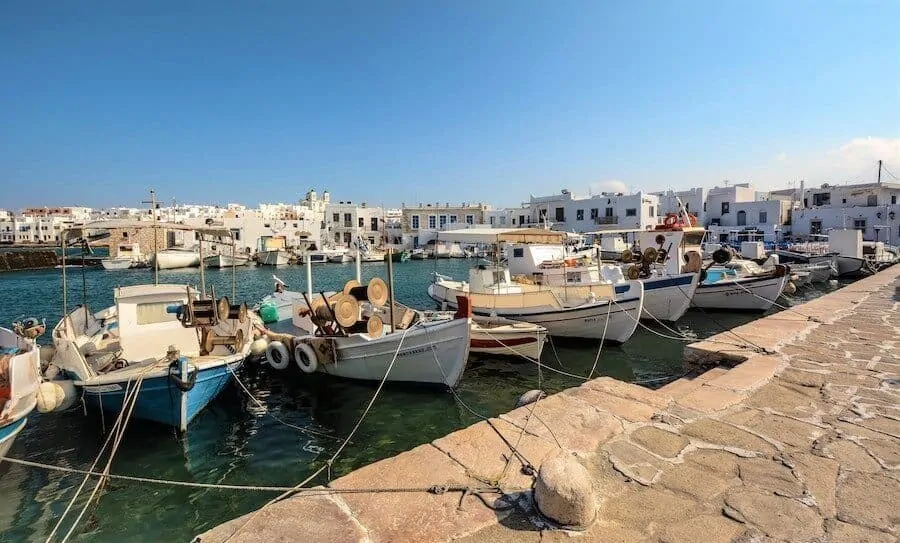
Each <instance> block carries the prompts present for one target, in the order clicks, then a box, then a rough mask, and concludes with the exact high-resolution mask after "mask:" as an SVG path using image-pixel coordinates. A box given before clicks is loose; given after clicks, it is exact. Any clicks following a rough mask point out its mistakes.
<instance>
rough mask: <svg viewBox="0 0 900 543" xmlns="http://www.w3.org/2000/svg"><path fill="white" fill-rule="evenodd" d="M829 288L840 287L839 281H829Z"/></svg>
mask: <svg viewBox="0 0 900 543" xmlns="http://www.w3.org/2000/svg"><path fill="white" fill-rule="evenodd" d="M828 286H829V287H836V286H838V282H837V279H829V280H828Z"/></svg>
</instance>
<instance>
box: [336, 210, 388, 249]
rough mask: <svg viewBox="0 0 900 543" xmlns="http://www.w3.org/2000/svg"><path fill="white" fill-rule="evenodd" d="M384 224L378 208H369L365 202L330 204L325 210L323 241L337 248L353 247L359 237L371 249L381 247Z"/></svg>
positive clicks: (384, 234)
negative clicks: (325, 236) (325, 232)
mask: <svg viewBox="0 0 900 543" xmlns="http://www.w3.org/2000/svg"><path fill="white" fill-rule="evenodd" d="M386 224H387V223H386V218H385V212H384V210H383V209H382V208H380V207H369V206H368V205H367V204H366V203H365V202H363V203H362V204H360V205H355V204H353V203H352V202H338V203H333V202H332V203H331V204H329V205H328V207H326V209H325V228H326V231H327V239H326V240H324V241H326V242H328V243H332V244H334V245H336V246H338V247H353V246H354V245H353V244H354V243H355V242H356V238H357V237H360V238H362V239H363V241H365V242H366V243H367V244H368V245H369V246H370V247H372V248H376V247H382V246H383V245H384V238H385V236H386V234H387V233H386Z"/></svg>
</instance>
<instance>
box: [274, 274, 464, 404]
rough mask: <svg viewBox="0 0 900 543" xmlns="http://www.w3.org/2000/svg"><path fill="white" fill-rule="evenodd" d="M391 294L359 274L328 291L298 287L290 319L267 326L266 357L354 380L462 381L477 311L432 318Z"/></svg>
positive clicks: (284, 364)
mask: <svg viewBox="0 0 900 543" xmlns="http://www.w3.org/2000/svg"><path fill="white" fill-rule="evenodd" d="M354 283H355V285H354ZM386 293H387V288H386V287H385V286H384V282H383V281H381V280H380V279H377V278H376V279H373V280H372V281H370V282H369V285H368V286H359V283H357V282H356V281H352V282H350V283H348V285H347V286H346V287H345V288H344V291H343V292H341V293H334V294H330V295H328V294H326V297H324V298H323V297H322V296H321V295H315V297H312V298H311V297H310V295H309V294H307V295H306V296H305V297H304V296H303V294H302V293H292V294H291V295H290V298H292V299H294V300H295V302H294V303H293V304H292V306H291V312H290V318H289V319H286V320H280V321H278V322H275V323H271V324H268V325H267V326H268V328H267V333H266V335H267V338H268V340H269V343H268V345H267V347H266V361H267V363H268V364H269V365H270V366H272V367H273V368H276V369H285V368H286V367H287V366H288V365H289V364H290V363H291V362H293V363H295V364H296V365H297V366H299V368H300V369H301V370H302V371H303V372H305V373H313V372H319V373H324V374H327V375H332V376H335V377H342V378H347V379H357V380H364V381H377V382H380V381H382V380H384V381H386V382H395V383H396V382H404V383H422V384H431V385H444V386H448V387H455V386H456V385H457V383H459V380H460V378H461V377H462V374H463V371H464V370H465V367H466V364H467V361H468V357H469V334H470V327H471V322H472V319H471V317H470V316H469V315H465V314H462V315H460V316H459V318H454V319H449V320H443V319H442V320H429V319H427V318H425V317H424V315H423V314H422V313H421V312H419V311H415V310H413V309H411V308H408V307H406V306H403V305H402V304H399V303H396V302H394V303H393V304H391V303H390V302H389V301H388V303H387V305H385V301H386V300H385V296H386ZM286 298H287V297H285V299H286Z"/></svg>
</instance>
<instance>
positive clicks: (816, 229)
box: [809, 221, 822, 234]
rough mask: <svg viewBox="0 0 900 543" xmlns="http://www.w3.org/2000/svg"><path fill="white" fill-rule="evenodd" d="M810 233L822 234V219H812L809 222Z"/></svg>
mask: <svg viewBox="0 0 900 543" xmlns="http://www.w3.org/2000/svg"><path fill="white" fill-rule="evenodd" d="M809 233H810V234H821V233H822V221H810V222H809Z"/></svg>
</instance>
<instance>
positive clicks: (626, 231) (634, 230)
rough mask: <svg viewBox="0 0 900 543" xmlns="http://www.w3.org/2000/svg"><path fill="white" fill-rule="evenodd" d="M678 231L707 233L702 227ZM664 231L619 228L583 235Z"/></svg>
mask: <svg viewBox="0 0 900 543" xmlns="http://www.w3.org/2000/svg"><path fill="white" fill-rule="evenodd" d="M676 230H677V231H679V232H706V228H704V227H702V226H684V227H678V228H677V229H676ZM662 231H664V230H655V229H648V228H617V229H609V230H597V231H594V232H584V234H583V235H585V236H602V235H604V234H608V235H613V234H616V235H621V234H633V233H635V232H637V233H643V232H662Z"/></svg>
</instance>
